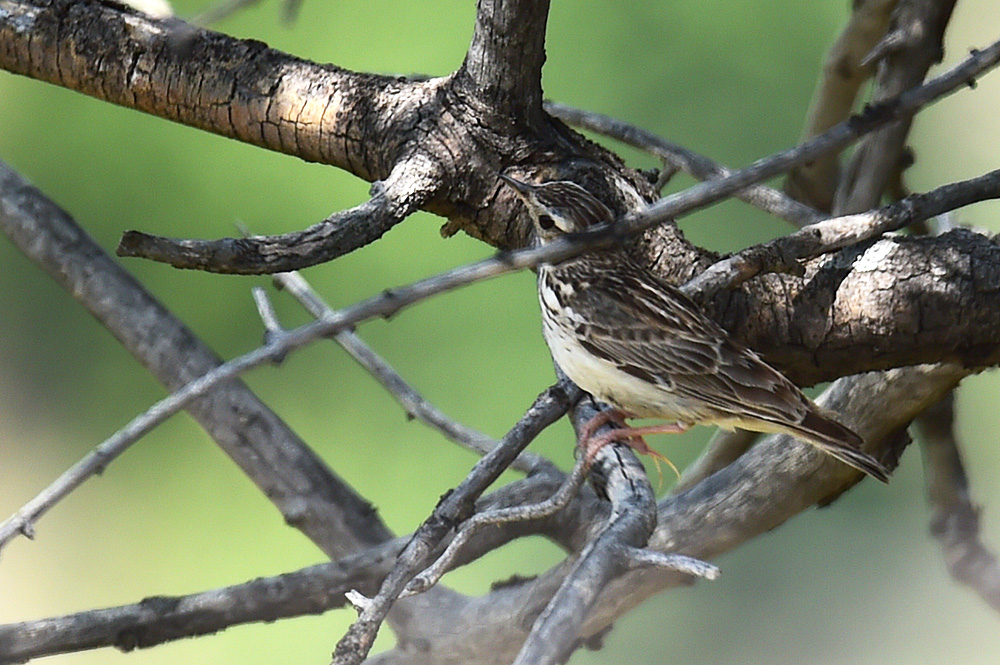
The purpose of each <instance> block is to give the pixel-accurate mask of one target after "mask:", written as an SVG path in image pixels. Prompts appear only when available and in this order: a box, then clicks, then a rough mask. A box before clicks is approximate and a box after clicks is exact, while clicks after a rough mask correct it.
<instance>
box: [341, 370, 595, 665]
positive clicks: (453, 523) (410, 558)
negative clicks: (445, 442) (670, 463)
mask: <svg viewBox="0 0 1000 665" xmlns="http://www.w3.org/2000/svg"><path fill="white" fill-rule="evenodd" d="M579 396H580V391H579V389H578V388H577V387H576V386H574V385H572V384H571V383H568V382H564V381H561V382H559V383H557V384H556V385H554V386H552V387H551V388H549V389H548V390H546V391H545V392H543V393H542V394H541V395H539V396H538V398H537V399H536V400H535V402H534V404H532V405H531V408H530V409H528V411H527V412H526V413H525V414H524V416H522V417H521V419H520V420H519V421H518V422H517V423H516V424H515V425H514V427H513V428H511V430H510V431H509V432H507V434H506V435H505V436H504V438H503V439H502V440H501V442H500V445H499V446H497V447H496V448H494V449H493V450H491V451H490V452H489V453H488V454H487V455H485V456H484V457H483V458H482V459H480V460H479V461H478V462H477V463H476V465H475V466H474V467H473V468H472V471H470V472H469V475H468V476H466V478H465V480H463V481H462V482H461V483H459V485H458V486H457V487H456V488H455V489H454V490H452V491H451V492H450V493H449V494H447V495H446V496H444V497H443V498H442V499H441V502H440V503H439V504H438V506H437V507H436V508H435V509H434V512H433V513H432V514H431V516H430V517H428V518H427V519H426V520H425V521H424V523H423V524H421V525H420V528H418V529H417V531H416V532H415V533H414V535H413V538H411V539H410V542H409V543H408V544H407V545H406V548H405V549H404V550H403V552H402V553H401V554H400V555H399V556H398V557H397V559H396V565H395V566H394V567H393V569H392V571H390V573H389V574H388V575H387V576H386V578H385V580H384V581H383V582H382V586H381V588H380V589H379V592H378V593H377V594H376V595H375V597H374V598H372V599H371V600H370V601H369V602H367V603H366V604H365V606H364V609H363V610H362V612H361V615H360V616H359V617H358V620H357V621H355V622H354V623H353V624H352V625H351V627H350V628H349V629H348V631H347V633H346V634H345V635H344V636H343V637H342V638H341V639H340V641H339V642H338V643H337V648H336V650H335V651H334V658H333V663H334V664H335V665H354V664H356V663H360V662H361V661H362V660H364V658H365V657H366V656H367V655H368V652H369V651H370V650H371V647H372V644H373V643H374V641H375V635H376V634H377V633H378V629H379V627H380V626H381V625H382V622H383V621H384V620H385V617H386V615H387V614H388V612H389V608H390V607H391V606H392V604H393V603H394V602H395V601H396V599H397V598H399V596H400V594H401V593H402V592H403V590H404V589H405V588H406V585H407V584H408V583H409V581H410V580H411V579H412V578H413V577H414V576H415V575H416V574H417V573H418V572H420V571H421V570H423V569H425V568H426V567H427V564H428V563H429V561H430V559H431V557H432V556H433V554H434V552H435V551H436V550H437V548H438V546H439V544H440V543H441V541H442V539H443V538H444V537H445V536H446V535H447V533H448V532H449V531H450V530H451V529H453V528H455V527H457V526H458V525H459V524H460V523H461V522H462V521H463V520H465V519H468V517H469V516H470V515H471V514H472V511H473V509H474V504H475V501H476V499H477V498H479V496H480V495H481V494H482V493H483V492H484V491H485V490H486V488H488V487H489V486H490V485H491V484H492V483H493V482H494V481H495V480H496V479H497V478H498V477H499V476H500V474H501V473H503V471H504V470H506V469H507V467H508V466H509V465H510V463H511V462H512V461H513V460H514V458H515V457H517V455H518V453H520V452H521V451H522V450H523V449H524V448H525V446H527V445H528V444H529V443H530V442H531V441H532V440H533V439H534V438H535V437H536V436H537V435H538V434H539V433H540V432H541V431H542V430H543V429H545V428H546V427H548V426H549V425H551V424H552V423H553V422H555V421H556V420H558V419H559V418H561V417H562V415H563V414H564V413H566V410H567V409H568V408H569V407H570V405H572V404H573V403H574V402H575V401H576V400H577V399H579Z"/></svg>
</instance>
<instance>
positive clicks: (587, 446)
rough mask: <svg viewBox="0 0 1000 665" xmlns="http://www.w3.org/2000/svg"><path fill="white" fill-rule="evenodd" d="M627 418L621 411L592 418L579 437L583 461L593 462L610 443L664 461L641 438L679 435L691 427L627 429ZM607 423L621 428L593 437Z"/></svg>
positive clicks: (680, 425)
mask: <svg viewBox="0 0 1000 665" xmlns="http://www.w3.org/2000/svg"><path fill="white" fill-rule="evenodd" d="M602 417H603V418H602ZM628 417H629V415H628V414H627V413H625V412H623V411H604V412H602V413H599V414H598V415H596V416H594V417H593V418H592V419H591V420H590V421H589V422H588V423H587V425H586V426H585V427H584V428H583V434H582V435H581V436H580V446H581V447H582V448H583V451H584V453H585V455H586V457H585V459H586V460H587V463H588V464H589V463H590V462H591V461H593V459H594V456H595V455H596V454H597V452H598V451H599V450H600V449H601V448H603V447H604V446H606V445H608V444H609V443H611V442H612V441H619V442H621V443H624V444H625V445H626V446H628V447H630V448H632V449H633V450H635V451H636V452H637V453H639V454H640V455H652V456H653V457H656V458H660V459H665V458H664V457H663V456H662V455H660V454H659V453H658V452H656V451H655V450H653V449H652V448H650V446H649V444H648V443H646V440H645V439H644V438H643V437H644V436H645V435H647V434H681V433H683V432H686V431H688V430H689V429H691V425H689V424H687V423H680V422H678V423H663V424H662V425H651V426H648V427H628V426H626V425H625V420H624V419H625V418H628ZM599 418H602V420H601V421H600V422H598V423H597V424H596V425H594V424H593V423H594V421H596V420H598V419H599ZM608 422H614V423H615V424H617V425H621V426H622V427H621V428H620V429H613V430H611V431H609V432H605V433H604V434H602V435H600V436H596V437H595V436H594V435H593V433H594V430H596V429H597V428H598V427H600V426H601V425H604V424H606V423H608ZM668 461H669V460H668Z"/></svg>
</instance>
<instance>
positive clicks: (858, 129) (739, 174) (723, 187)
mask: <svg viewBox="0 0 1000 665" xmlns="http://www.w3.org/2000/svg"><path fill="white" fill-rule="evenodd" d="M998 62H1000V41H997V42H994V43H993V44H991V45H990V46H988V47H987V48H985V49H983V50H982V51H974V52H973V53H972V54H971V55H970V56H969V57H968V58H966V59H965V60H964V61H962V62H961V63H959V64H958V65H956V66H955V67H953V68H951V69H949V70H948V71H946V72H944V73H943V74H941V75H940V76H937V77H936V78H933V79H931V80H930V81H928V82H927V83H924V84H923V85H919V86H916V87H914V88H911V89H909V90H907V91H906V92H903V93H902V94H900V95H898V96H897V97H893V98H892V99H887V100H885V101H883V102H880V103H878V104H871V105H869V106H867V107H865V109H864V111H862V112H861V114H859V115H856V116H853V117H851V118H850V119H848V120H846V121H845V122H842V123H839V124H837V125H835V126H833V127H831V128H830V129H829V130H827V131H826V132H823V133H822V134H819V135H818V136H816V137H814V138H812V139H809V140H808V141H805V142H804V143H801V144H799V145H798V146H796V147H794V148H789V149H788V150H784V151H782V152H779V153H775V154H774V155H771V156H770V157H765V158H763V159H760V160H757V161H756V162H754V163H753V164H751V165H750V166H748V167H746V168H743V169H740V170H739V171H735V172H734V173H733V174H732V175H731V176H728V177H726V178H719V179H718V180H709V181H706V182H702V183H699V184H697V185H695V186H693V187H690V188H689V189H686V190H684V191H683V192H678V193H676V194H673V195H671V196H667V197H664V198H662V199H660V200H659V201H657V202H656V203H654V204H652V205H650V206H649V208H647V209H646V210H644V211H643V212H642V213H636V214H633V215H629V216H628V217H627V218H626V219H625V220H624V223H623V226H624V228H625V232H627V233H634V232H638V231H643V230H645V229H648V228H651V227H653V226H656V225H658V224H662V223H664V222H666V221H667V220H669V219H672V218H674V217H677V216H679V215H680V214H682V213H686V212H689V211H690V210H693V209H694V208H698V207H703V206H706V205H709V204H711V203H715V202H716V201H720V200H722V199H724V198H725V197H727V196H729V195H730V194H733V193H735V192H737V191H739V190H741V189H745V188H746V187H748V186H750V185H753V184H755V183H758V182H760V181H762V180H765V179H767V178H770V177H771V176H774V175H777V174H779V173H782V172H784V171H786V170H788V169H789V168H791V167H792V166H794V165H796V164H802V163H804V162H807V161H809V160H811V159H814V158H815V157H818V156H819V155H822V154H825V153H827V152H829V151H832V150H839V149H842V148H844V147H846V146H847V145H849V144H850V143H852V142H853V141H855V140H857V138H858V137H860V136H862V135H864V134H866V133H868V132H871V131H873V130H874V129H876V128H877V127H881V126H882V125H885V124H886V123H889V122H892V121H894V120H898V119H900V118H907V117H911V116H912V115H913V114H914V113H916V112H917V111H919V110H920V109H921V108H922V107H924V106H926V105H928V104H929V103H931V102H933V101H935V100H938V99H940V98H942V97H944V96H946V95H950V94H952V93H953V92H955V91H956V90H957V89H958V88H959V87H961V86H963V85H970V84H972V83H973V82H974V81H975V78H976V77H977V76H979V75H980V74H982V73H983V72H985V71H986V70H988V69H990V68H992V67H995V66H996V65H997V63H998ZM550 246H551V245H550Z"/></svg>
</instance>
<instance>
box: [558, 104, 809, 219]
mask: <svg viewBox="0 0 1000 665" xmlns="http://www.w3.org/2000/svg"><path fill="white" fill-rule="evenodd" d="M545 110H546V111H548V112H549V113H550V114H552V115H554V116H555V117H557V118H559V119H560V120H562V121H564V122H567V123H569V124H571V125H575V126H577V127H582V128H583V129H588V130H590V131H592V132H597V133H599V134H603V135H604V136H608V137H611V138H613V139H617V140H618V141H621V142H622V143H624V144H626V145H630V146H632V147H634V148H638V149H640V150H644V151H646V152H648V153H650V154H652V155H655V156H656V157H659V158H660V159H661V160H663V162H664V164H666V165H668V166H669V167H671V168H670V169H668V170H667V173H668V176H667V177H669V175H672V174H673V172H674V171H676V170H681V171H683V172H684V173H687V174H688V175H689V176H691V177H693V178H696V179H698V180H713V179H717V178H724V177H726V176H728V175H732V173H733V170H732V169H729V168H727V167H725V166H723V165H722V164H719V163H718V162H715V161H713V160H712V159H710V158H708V157H706V156H704V155H700V154H698V153H696V152H694V151H693V150H689V149H688V148H685V147H684V146H682V145H680V144H677V143H674V142H673V141H668V140H667V139H665V138H662V137H660V136H657V135H656V134H653V133H652V132H650V131H647V130H645V129H642V128H641V127H636V126H635V125H632V124H630V123H627V122H625V121H623V120H618V119H616V118H612V117H610V116H607V115H604V114H601V113H594V112H592V111H583V110H581V109H576V108H573V107H571V106H567V105H565V104H560V103H558V102H546V103H545ZM657 184H658V185H659V189H662V186H663V185H665V184H666V183H665V182H664V183H663V184H660V183H659V182H658V183H657ZM735 197H736V198H738V199H740V200H741V201H745V202H746V203H749V204H750V205H753V206H756V207H758V208H760V209H762V210H765V211H767V212H769V213H771V214H772V215H774V216H775V217H778V218H780V219H784V220H785V221H787V222H790V223H791V224H794V225H795V226H806V225H807V224H815V223H816V222H818V221H820V220H822V219H825V218H826V215H824V214H823V213H821V212H819V211H818V210H815V209H813V208H810V207H809V206H807V205H805V204H803V203H799V202H798V201H796V200H795V199H793V198H791V197H790V196H788V195H787V194H784V193H782V192H780V191H778V190H777V189H774V188H773V187H768V186H766V185H752V186H750V187H747V188H746V189H744V190H741V191H739V192H736V194H735Z"/></svg>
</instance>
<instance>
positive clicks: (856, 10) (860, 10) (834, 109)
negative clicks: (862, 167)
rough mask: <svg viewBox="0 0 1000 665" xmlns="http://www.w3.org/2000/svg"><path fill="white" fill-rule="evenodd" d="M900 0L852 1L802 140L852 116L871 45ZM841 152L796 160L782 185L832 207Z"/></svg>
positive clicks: (871, 69)
mask: <svg viewBox="0 0 1000 665" xmlns="http://www.w3.org/2000/svg"><path fill="white" fill-rule="evenodd" d="M897 2H898V0H859V1H857V2H853V3H851V17H850V19H849V20H848V22H847V24H846V25H845V26H844V29H843V31H842V32H841V33H840V35H839V36H838V37H837V41H836V42H834V44H833V46H831V47H830V51H829V53H827V55H826V61H825V62H824V63H823V72H822V77H821V79H820V81H819V84H818V85H817V87H816V93H815V94H814V95H813V100H812V103H811V104H810V107H809V113H808V116H807V118H806V122H805V127H804V129H803V132H802V138H801V140H803V141H805V140H807V139H810V138H812V137H813V136H816V135H817V134H820V133H822V132H825V131H826V130H827V129H829V128H830V127H833V126H834V125H836V124H837V123H838V122H843V121H844V120H846V119H847V118H848V117H850V115H851V111H852V110H853V109H854V104H855V101H856V100H857V97H858V92H859V90H860V89H861V85H862V84H863V83H864V82H865V81H867V80H868V79H869V78H870V77H871V75H872V73H873V72H874V71H875V70H874V67H873V66H872V65H871V64H865V62H864V59H865V56H866V55H868V54H869V53H870V52H871V50H872V48H873V47H874V46H875V44H876V43H877V42H878V41H879V39H881V38H882V37H883V36H884V35H885V32H886V29H887V28H888V27H889V16H890V14H891V13H892V10H893V7H895V6H896V3H897ZM839 171H840V162H839V153H837V152H830V153H827V154H825V155H821V156H819V157H817V158H816V159H814V160H811V161H809V162H806V163H804V164H799V165H797V166H796V167H795V168H793V169H792V170H791V171H789V172H788V180H787V181H786V183H785V190H786V191H787V192H788V193H789V194H790V195H791V196H793V197H794V198H796V199H798V200H800V201H804V202H807V203H809V204H810V205H813V206H816V207H817V208H819V209H820V210H824V211H829V210H831V209H832V208H833V197H834V192H835V191H836V189H837V181H838V179H839V177H840V173H839Z"/></svg>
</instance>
